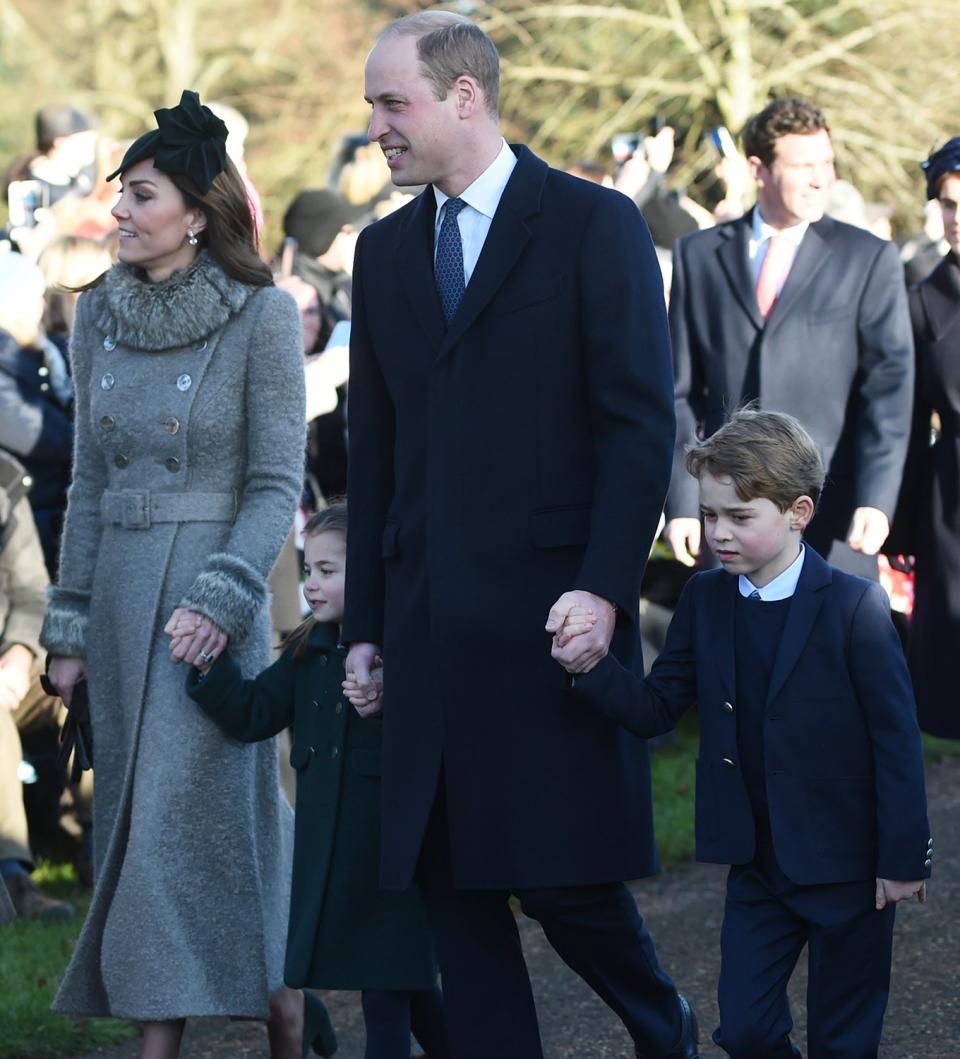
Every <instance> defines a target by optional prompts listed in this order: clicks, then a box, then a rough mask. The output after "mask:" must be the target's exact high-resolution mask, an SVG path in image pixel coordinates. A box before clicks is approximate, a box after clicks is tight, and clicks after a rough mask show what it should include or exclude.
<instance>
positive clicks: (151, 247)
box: [110, 158, 206, 282]
mask: <svg viewBox="0 0 960 1059" xmlns="http://www.w3.org/2000/svg"><path fill="white" fill-rule="evenodd" d="M120 179H121V184H122V186H121V190H120V199H119V201H118V202H117V204H116V205H115V206H114V207H113V209H112V210H111V211H110V212H111V213H112V214H113V217H114V220H116V222H117V226H118V228H119V237H120V239H119V248H118V251H117V256H118V257H119V259H120V260H121V261H123V262H124V263H125V264H128V265H138V266H139V267H140V268H142V269H143V270H144V271H145V272H146V273H147V277H148V278H149V279H150V280H151V281H153V282H159V281H160V280H164V279H167V278H168V277H169V276H171V275H172V274H173V273H174V272H177V271H179V270H180V269H182V268H186V267H187V265H189V264H190V263H191V262H192V261H193V259H194V258H195V257H196V256H197V247H196V246H191V245H190V243H189V241H188V240H189V236H190V233H191V232H192V233H193V234H194V235H197V234H198V233H199V232H201V231H202V230H203V228H204V227H205V226H206V219H205V218H204V215H203V212H202V211H201V210H197V209H193V208H192V207H188V206H187V204H186V202H185V201H184V198H183V195H181V193H180V189H179V188H178V187H177V186H176V184H174V182H173V181H172V180H171V179H170V178H169V177H168V176H167V175H166V173H161V172H160V170H159V169H156V168H154V165H153V159H151V158H145V159H144V160H143V161H142V162H137V164H136V165H133V166H131V167H130V168H129V169H128V170H127V171H126V172H125V173H124V174H123V175H122V176H121V178H120Z"/></svg>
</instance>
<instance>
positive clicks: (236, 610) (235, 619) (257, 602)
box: [180, 552, 268, 644]
mask: <svg viewBox="0 0 960 1059" xmlns="http://www.w3.org/2000/svg"><path fill="white" fill-rule="evenodd" d="M267 598H268V597H267V582H266V580H265V578H263V577H262V576H261V575H260V574H259V573H258V572H257V571H256V570H255V569H254V568H253V567H252V566H251V565H250V564H249V563H247V562H245V561H244V560H243V559H240V558H239V557H238V556H236V555H227V554H226V553H224V552H219V553H216V554H214V555H211V556H210V558H209V559H208V561H207V564H206V568H205V569H204V571H203V572H202V573H201V574H200V575H199V576H198V577H197V579H196V581H194V582H193V584H192V585H191V586H190V588H189V590H188V591H187V594H186V595H185V596H184V597H183V599H181V600H180V606H181V607H187V608H188V609H189V610H194V611H196V612H197V613H198V614H203V615H205V616H206V617H208V618H209V619H210V620H211V621H212V622H214V623H216V624H217V625H219V626H220V628H221V629H223V631H224V632H225V633H226V634H227V637H228V638H229V640H230V642H231V643H235V644H236V643H240V642H241V641H242V640H244V639H245V638H246V636H247V634H248V633H249V632H250V629H251V628H252V626H253V623H254V621H255V619H256V617H257V615H258V614H259V613H260V611H261V610H262V609H263V608H264V607H265V606H266V605H267Z"/></svg>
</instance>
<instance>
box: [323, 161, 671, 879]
mask: <svg viewBox="0 0 960 1059" xmlns="http://www.w3.org/2000/svg"><path fill="white" fill-rule="evenodd" d="M514 151H515V153H516V154H517V165H516V168H515V169H514V171H513V174H512V176H511V178H510V180H509V182H508V184H507V186H506V189H505V191H504V193H503V197H502V198H501V200H500V204H499V207H498V209H497V212H496V215H495V216H494V218H493V221H492V224H491V227H490V231H489V234H488V236H487V239H486V242H485V243H484V246H483V250H482V253H481V254H480V258H479V261H478V263H477V266H476V269H475V271H474V273H473V275H472V278H471V280H470V282H469V284H468V285H467V288H466V292H465V294H464V297H463V300H462V301H461V302H460V305H459V308H458V309H457V312H456V314H455V315H454V317H453V319H452V321H451V322H450V325H449V326H447V325H446V323H445V320H444V317H443V314H442V310H441V307H440V300H439V297H438V294H437V290H436V285H435V282H434V275H433V248H434V222H435V208H436V207H435V197H434V194H433V191H432V189H430V188H428V189H427V190H426V192H425V193H424V194H422V195H420V196H419V197H418V198H417V199H415V200H414V201H413V202H412V203H410V204H408V205H407V206H405V207H404V208H403V209H401V210H399V211H398V212H397V213H395V214H393V215H392V216H390V217H388V218H386V219H385V220H383V221H381V222H379V223H378V224H375V225H373V226H372V227H370V228H368V229H366V230H365V231H364V232H363V234H362V235H361V237H360V242H359V246H358V251H357V258H356V265H355V269H354V287H353V292H354V320H353V333H352V336H351V375H350V406H349V415H350V470H349V493H350V503H351V508H352V510H353V512H354V516H353V521H352V524H351V528H350V538H349V542H348V558H347V591H346V600H347V608H346V609H347V613H346V618H345V622H344V629H343V635H344V639H345V641H350V642H355V641H368V642H373V643H377V644H382V646H383V653H384V678H385V706H384V772H383V799H384V800H383V814H384V815H383V879H384V882H385V884H386V885H389V886H393V887H403V886H406V885H407V884H408V883H409V881H410V879H411V877H412V875H413V872H414V870H415V866H416V862H417V857H418V852H419V849H420V845H421V841H422V837H423V833H424V828H425V825H426V822H427V819H428V817H429V814H430V810H431V806H432V804H433V801H434V796H435V794H436V790H437V783H438V777H439V776H440V775H441V763H442V775H443V776H444V778H445V784H446V802H447V807H448V814H449V822H450V829H449V830H450V839H451V846H452V869H453V881H454V885H456V886H457V887H461V888H468V889H469V888H477V889H510V888H522V887H537V886H560V885H573V884H579V883H595V882H596V883H599V882H608V881H613V880H622V879H626V878H631V877H635V876H640V875H644V874H649V873H650V872H651V871H653V870H654V869H655V855H654V850H653V843H652V826H651V808H650V778H649V765H648V759H647V751H646V746H645V744H644V743H643V742H642V741H641V740H638V739H636V738H635V737H633V736H632V735H630V734H628V733H626V732H623V731H622V730H620V729H619V728H617V726H615V725H611V724H610V723H609V722H607V721H606V720H604V719H603V718H600V717H597V716H593V715H591V714H590V713H589V712H587V711H584V710H582V709H579V708H577V707H576V706H575V705H574V704H571V703H570V702H569V700H568V697H567V695H566V691H565V688H566V679H565V674H564V672H563V670H562V669H561V668H560V666H559V665H557V663H556V662H554V661H553V660H552V659H551V657H550V637H549V636H548V635H547V634H546V633H545V632H544V623H545V621H546V618H547V613H548V611H549V608H550V606H551V605H552V604H553V603H554V602H555V601H556V599H557V598H558V597H559V596H560V595H561V593H563V592H564V591H566V590H569V589H574V588H580V589H585V590H589V591H591V592H594V593H597V594H599V595H601V596H604V597H606V598H607V599H610V600H612V601H614V602H615V603H616V604H617V605H618V607H619V608H620V615H619V618H618V624H617V630H616V633H615V636H614V643H613V650H614V651H615V652H616V654H617V655H618V657H620V658H621V659H622V660H623V661H624V662H629V661H630V660H631V658H632V656H633V651H634V647H635V644H636V623H635V616H636V613H637V601H638V594H639V586H640V578H641V575H642V572H643V568H644V564H645V561H646V557H647V554H648V550H649V547H650V543H651V540H652V538H653V536H654V533H655V532H656V526H657V521H658V519H659V516H660V511H661V508H662V504H663V498H664V494H665V491H666V487H667V482H668V479H669V474H670V460H671V453H672V449H673V440H674V432H675V427H674V416H673V383H672V372H671V365H670V349H669V339H668V335H667V326H666V314H665V311H664V301H663V289H662V283H661V278H660V273H659V269H658V265H657V261H656V257H655V254H654V251H653V246H652V243H651V241H650V237H649V234H648V232H647V230H646V227H645V225H644V223H643V220H642V218H641V217H640V214H639V212H638V210H637V208H636V206H635V205H634V204H633V203H632V202H631V201H630V200H629V199H627V198H626V197H624V196H623V195H620V194H619V193H617V192H614V191H609V190H607V189H604V188H600V187H598V186H597V185H595V184H591V183H589V182H587V181H583V180H579V179H577V178H575V177H571V176H567V175H566V174H563V173H560V172H557V171H555V170H552V169H549V168H548V167H547V165H546V164H545V163H544V162H542V161H540V160H539V159H538V158H536V157H535V156H534V155H533V154H531V153H530V152H529V151H528V150H527V149H526V148H523V147H519V148H514Z"/></svg>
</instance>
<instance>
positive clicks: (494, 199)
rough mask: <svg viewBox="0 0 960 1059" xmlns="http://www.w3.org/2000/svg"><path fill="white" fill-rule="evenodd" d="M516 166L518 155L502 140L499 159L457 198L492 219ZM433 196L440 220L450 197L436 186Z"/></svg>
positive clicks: (495, 159)
mask: <svg viewBox="0 0 960 1059" xmlns="http://www.w3.org/2000/svg"><path fill="white" fill-rule="evenodd" d="M516 164H517V157H516V155H515V154H514V153H513V151H511V150H510V147H509V145H508V144H507V141H506V140H501V142H500V151H499V153H498V154H497V157H496V158H494V160H493V161H492V162H491V163H490V165H488V166H487V168H486V169H484V171H483V172H482V173H481V174H480V176H478V177H477V179H476V180H474V182H473V183H472V184H471V185H470V186H469V187H468V188H467V189H466V191H464V192H463V193H462V194H461V195H458V196H457V197H458V198H460V199H462V200H463V201H464V202H465V203H466V204H467V205H468V206H470V207H472V208H473V209H475V210H476V211H477V213H482V214H483V216H484V217H489V218H491V219H492V218H493V215H494V214H495V213H496V212H497V206H499V205H500V199H501V197H502V196H503V189H504V188H505V187H506V186H507V181H508V180H509V179H510V176H511V174H512V173H513V169H514V166H515V165H516ZM433 194H434V196H435V197H436V200H437V214H436V215H437V218H438V219H439V217H440V211H441V210H442V209H443V204H444V203H445V202H446V201H447V200H448V199H449V197H450V196H449V195H444V193H443V192H442V191H441V190H440V189H439V188H438V187H436V186H435V187H434V189H433Z"/></svg>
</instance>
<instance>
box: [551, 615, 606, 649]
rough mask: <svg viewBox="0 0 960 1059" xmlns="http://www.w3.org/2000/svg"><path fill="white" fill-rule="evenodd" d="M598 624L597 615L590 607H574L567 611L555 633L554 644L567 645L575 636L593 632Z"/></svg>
mask: <svg viewBox="0 0 960 1059" xmlns="http://www.w3.org/2000/svg"><path fill="white" fill-rule="evenodd" d="M596 624H597V616H596V614H594V612H593V611H592V610H591V609H590V608H589V607H573V608H572V609H570V610H568V611H567V616H566V618H564V621H563V624H562V625H561V626H560V628H559V629H557V631H556V632H555V633H554V634H553V646H554V647H557V648H559V647H566V646H567V644H568V643H569V642H570V641H571V640H572V639H573V638H574V636H583V635H584V633H588V632H592V631H593V627H594V626H595V625H596Z"/></svg>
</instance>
